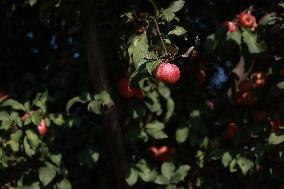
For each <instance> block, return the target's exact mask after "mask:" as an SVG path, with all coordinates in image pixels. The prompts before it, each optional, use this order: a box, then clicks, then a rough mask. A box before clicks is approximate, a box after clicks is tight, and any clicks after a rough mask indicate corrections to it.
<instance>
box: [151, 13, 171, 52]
mask: <svg viewBox="0 0 284 189" xmlns="http://www.w3.org/2000/svg"><path fill="white" fill-rule="evenodd" d="M153 20H154V23H155V25H156V29H157V32H158V35H159V37H160V40H161V43H162V45H163V48H164V51H165V53H166V55H167V56H168V55H169V53H168V51H167V48H166V45H165V43H164V39H163V36H162V34H161V31H160V27H159V24H158V22H157V19H156V17H154V19H153Z"/></svg>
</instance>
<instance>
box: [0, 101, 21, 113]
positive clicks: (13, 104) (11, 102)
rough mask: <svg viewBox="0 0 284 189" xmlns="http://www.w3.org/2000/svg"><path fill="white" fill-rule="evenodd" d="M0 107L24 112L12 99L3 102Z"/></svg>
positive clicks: (18, 103)
mask: <svg viewBox="0 0 284 189" xmlns="http://www.w3.org/2000/svg"><path fill="white" fill-rule="evenodd" d="M0 106H10V107H11V108H12V109H14V110H22V111H25V107H24V105H23V104H21V103H20V102H18V101H16V100H13V99H8V100H5V101H4V102H3V103H1V104H0Z"/></svg>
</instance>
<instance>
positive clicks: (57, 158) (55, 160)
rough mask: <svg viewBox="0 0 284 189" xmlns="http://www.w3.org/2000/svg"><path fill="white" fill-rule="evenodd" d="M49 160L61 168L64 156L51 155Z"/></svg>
mask: <svg viewBox="0 0 284 189" xmlns="http://www.w3.org/2000/svg"><path fill="white" fill-rule="evenodd" d="M49 158H50V160H51V161H52V162H53V163H54V164H55V165H57V166H59V165H60V163H61V160H62V155H61V154H51V155H49Z"/></svg>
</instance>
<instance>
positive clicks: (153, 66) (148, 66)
mask: <svg viewBox="0 0 284 189" xmlns="http://www.w3.org/2000/svg"><path fill="white" fill-rule="evenodd" d="M160 63H161V60H153V61H149V62H147V63H146V69H147V71H148V73H149V74H151V75H152V74H153V71H154V70H155V69H156V68H157V66H158V65H159V64H160Z"/></svg>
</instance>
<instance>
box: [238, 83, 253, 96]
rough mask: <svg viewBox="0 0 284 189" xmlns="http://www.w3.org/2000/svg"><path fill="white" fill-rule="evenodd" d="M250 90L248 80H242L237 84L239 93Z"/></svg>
mask: <svg viewBox="0 0 284 189" xmlns="http://www.w3.org/2000/svg"><path fill="white" fill-rule="evenodd" d="M251 88H252V83H251V82H250V81H249V80H244V81H242V82H240V84H239V90H240V92H241V93H244V92H248V91H249V90H250V89H251Z"/></svg>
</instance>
